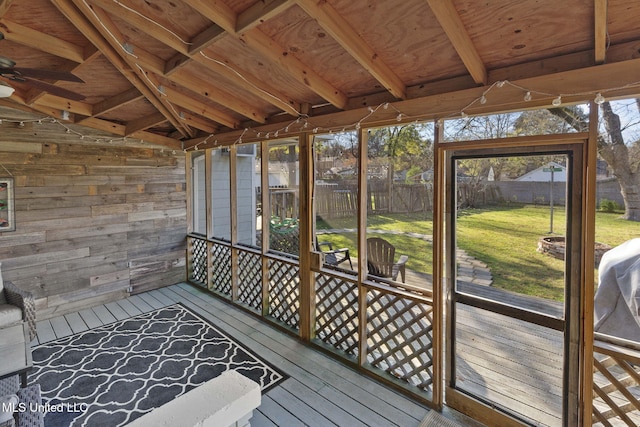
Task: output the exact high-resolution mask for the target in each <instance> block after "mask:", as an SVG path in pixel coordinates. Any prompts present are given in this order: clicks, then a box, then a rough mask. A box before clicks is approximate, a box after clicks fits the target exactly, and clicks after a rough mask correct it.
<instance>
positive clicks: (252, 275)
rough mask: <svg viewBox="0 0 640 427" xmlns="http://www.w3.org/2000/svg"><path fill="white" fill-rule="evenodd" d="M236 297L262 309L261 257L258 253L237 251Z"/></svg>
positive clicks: (257, 308)
mask: <svg viewBox="0 0 640 427" xmlns="http://www.w3.org/2000/svg"><path fill="white" fill-rule="evenodd" d="M238 299H239V300H240V301H241V302H243V303H245V304H247V305H248V306H249V307H252V308H255V309H256V310H257V311H258V312H261V311H262V258H261V257H260V255H257V254H254V253H251V252H245V251H239V252H238Z"/></svg>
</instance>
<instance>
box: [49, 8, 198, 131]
mask: <svg viewBox="0 0 640 427" xmlns="http://www.w3.org/2000/svg"><path fill="white" fill-rule="evenodd" d="M52 3H53V4H54V5H55V6H56V7H57V8H58V10H60V11H61V12H62V13H63V14H64V15H65V16H67V18H68V19H69V20H70V21H71V22H72V23H73V24H74V25H75V27H76V28H77V29H78V30H79V31H80V32H82V33H83V34H84V35H85V37H87V38H88V39H89V40H90V41H91V42H92V43H93V44H94V45H95V46H96V47H97V48H98V50H100V51H101V52H102V53H103V54H104V55H105V57H106V58H107V59H108V60H109V61H110V62H111V63H112V64H113V65H114V67H116V69H117V70H119V71H120V72H121V73H122V75H123V76H125V77H126V78H127V79H128V80H129V81H130V82H131V84H133V85H134V86H135V87H136V88H137V89H138V90H139V91H140V92H141V93H142V94H143V95H144V96H145V97H146V98H147V99H148V100H149V102H151V104H152V105H153V106H154V107H155V108H156V109H157V110H158V111H160V112H161V113H162V114H163V115H164V116H165V117H166V118H167V119H168V120H169V121H170V122H171V124H172V125H173V126H175V128H176V129H177V130H178V131H179V132H180V133H181V134H182V135H183V136H185V137H192V136H193V131H192V130H191V129H190V128H189V127H188V126H187V125H185V124H184V123H181V121H180V119H179V118H178V117H176V116H175V115H174V113H173V111H172V110H171V108H170V106H168V105H165V103H164V100H163V99H161V98H162V97H161V96H160V95H159V94H157V92H156V90H155V88H152V87H150V86H149V83H148V82H147V81H146V80H144V75H141V74H143V73H142V72H141V70H139V69H138V66H137V65H136V62H135V60H133V57H132V56H131V55H129V54H127V53H126V52H125V51H124V50H123V46H124V45H125V44H124V39H123V37H122V35H121V34H120V32H119V31H118V30H117V28H116V27H115V25H114V24H113V22H112V21H111V19H110V18H109V17H108V15H107V14H106V13H105V12H104V11H101V10H100V9H99V8H95V7H93V8H92V7H91V6H89V5H88V4H87V3H85V2H84V1H83V0H52ZM114 38H115V40H114Z"/></svg>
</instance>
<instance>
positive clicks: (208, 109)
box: [162, 86, 240, 129]
mask: <svg viewBox="0 0 640 427" xmlns="http://www.w3.org/2000/svg"><path fill="white" fill-rule="evenodd" d="M162 90H163V92H164V93H165V94H166V95H167V97H168V98H170V99H171V103H172V104H175V105H176V106H178V107H182V108H185V109H187V110H189V111H192V112H194V113H196V114H199V115H201V116H203V117H207V118H209V119H211V120H213V121H215V122H217V123H220V124H222V125H224V126H227V127H229V128H231V129H235V128H237V127H238V126H240V121H239V120H237V119H236V118H234V117H233V116H230V115H229V114H227V113H224V112H222V111H219V110H217V109H215V108H213V107H212V106H207V105H204V104H202V103H201V102H198V101H195V100H194V99H193V98H192V97H190V96H188V95H185V94H183V93H182V92H179V91H177V90H175V89H173V88H171V87H165V86H163V87H162Z"/></svg>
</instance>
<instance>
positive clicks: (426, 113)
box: [185, 58, 640, 148]
mask: <svg viewBox="0 0 640 427" xmlns="http://www.w3.org/2000/svg"><path fill="white" fill-rule="evenodd" d="M639 70H640V58H639V59H631V60H628V61H623V62H615V63H610V64H602V65H597V66H591V67H585V68H581V69H575V70H569V71H564V72H560V73H555V74H547V75H541V76H537V77H531V78H525V79H521V80H514V81H512V83H514V84H516V85H518V86H521V87H524V88H529V89H531V90H534V91H539V92H542V93H549V94H556V93H558V94H559V93H564V94H571V93H575V94H577V95H564V96H563V97H562V100H563V102H566V103H572V102H588V101H591V100H593V96H594V95H595V93H596V92H602V93H603V94H604V95H605V96H606V97H620V96H638V95H640V85H635V86H631V85H630V83H634V82H639V81H640V71H639ZM487 89H488V86H480V87H473V88H468V89H462V90H459V91H453V92H445V93H439V94H434V95H428V96H424V97H421V98H416V99H409V100H405V101H397V102H393V103H391V104H392V105H393V106H394V108H387V109H379V110H377V111H376V114H375V115H373V116H371V117H369V118H368V119H367V120H366V121H365V122H363V123H361V124H362V126H363V127H365V126H367V127H376V126H389V125H393V124H397V123H398V122H397V120H396V119H397V115H398V111H400V112H401V113H402V114H403V115H404V116H406V117H410V118H411V120H415V119H416V118H420V120H435V119H441V118H445V117H451V118H453V117H456V116H457V115H459V114H460V112H461V110H462V109H463V108H465V111H466V112H467V113H468V114H497V113H500V112H506V111H518V110H528V109H534V108H549V107H551V102H552V101H553V99H554V98H555V95H551V96H534V99H533V100H531V101H529V102H525V101H524V100H523V94H524V92H523V91H522V90H521V89H518V88H515V87H512V86H510V85H506V86H504V87H502V88H497V87H495V88H494V89H493V90H491V92H490V93H489V94H488V95H487V99H488V101H487V103H486V104H480V103H479V102H476V103H475V104H474V105H473V106H472V107H471V108H466V107H468V106H469V104H470V103H471V102H473V101H474V100H478V99H479V98H480V97H481V96H482V94H483V93H484V92H485V91H486V90H487ZM369 113H370V110H369V109H368V107H361V108H357V109H353V110H349V111H341V112H336V113H332V114H326V115H322V116H313V117H312V119H311V120H312V121H313V125H314V126H317V127H318V128H319V129H320V131H321V132H325V131H326V129H341V128H343V127H345V126H353V123H359V122H360V121H361V120H362V118H363V117H365V116H369ZM282 126H283V124H282V123H281V122H280V123H273V124H268V125H263V126H258V127H254V128H252V130H253V131H255V132H256V134H257V133H258V132H260V133H262V134H263V135H264V134H265V133H266V132H275V131H276V130H280V133H282ZM297 131H298V130H297V129H296V130H293V132H297ZM241 135H242V131H241V130H237V131H230V132H225V133H218V134H216V139H217V140H218V143H219V144H225V145H226V144H230V143H233V142H235V141H236V140H237V139H238V138H239V137H240V136H241ZM281 136H283V137H284V136H286V135H281ZM243 140H244V141H245V142H251V140H250V139H249V138H248V137H247V136H246V135H245V137H244V138H243ZM203 141H204V138H197V139H193V140H189V141H185V148H189V147H193V146H194V145H195V144H199V146H200V148H207V146H211V144H210V143H208V144H206V145H202V142H203Z"/></svg>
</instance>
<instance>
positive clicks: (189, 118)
mask: <svg viewBox="0 0 640 427" xmlns="http://www.w3.org/2000/svg"><path fill="white" fill-rule="evenodd" d="M180 117H182V120H184V121H185V122H186V123H189V125H191V126H193V127H194V128H196V129H200V130H201V131H204V132H207V133H209V134H212V133H217V132H218V130H220V128H218V127H217V126H214V125H213V124H212V123H211V120H209V119H204V118H202V117H200V116H197V115H195V114H193V113H189V112H183V111H181V112H180Z"/></svg>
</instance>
